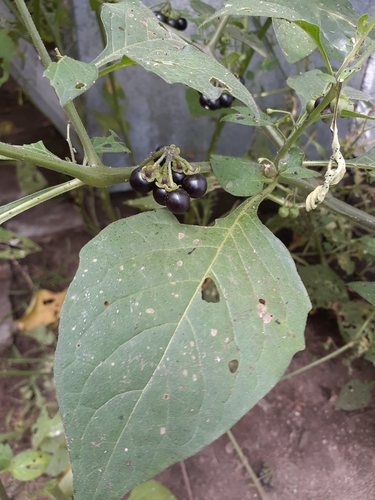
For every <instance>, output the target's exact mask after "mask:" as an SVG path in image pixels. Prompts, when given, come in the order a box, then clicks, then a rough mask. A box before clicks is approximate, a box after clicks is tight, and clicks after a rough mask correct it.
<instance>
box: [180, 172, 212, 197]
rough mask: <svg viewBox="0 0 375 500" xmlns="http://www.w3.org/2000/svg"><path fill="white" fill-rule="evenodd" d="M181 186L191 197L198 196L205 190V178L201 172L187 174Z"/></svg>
mask: <svg viewBox="0 0 375 500" xmlns="http://www.w3.org/2000/svg"><path fill="white" fill-rule="evenodd" d="M182 187H183V188H184V189H185V191H186V192H187V193H188V194H189V196H191V197H192V198H200V197H201V196H203V195H204V194H205V192H206V191H207V180H206V178H205V176H204V175H202V174H193V175H187V176H186V177H185V179H184V180H183V181H182Z"/></svg>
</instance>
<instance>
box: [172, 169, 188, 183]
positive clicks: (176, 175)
mask: <svg viewBox="0 0 375 500" xmlns="http://www.w3.org/2000/svg"><path fill="white" fill-rule="evenodd" d="M185 177H186V176H185V174H184V173H183V172H174V171H173V172H172V178H173V182H175V183H176V184H178V185H179V186H180V185H181V183H182V181H183V180H184V179H185Z"/></svg>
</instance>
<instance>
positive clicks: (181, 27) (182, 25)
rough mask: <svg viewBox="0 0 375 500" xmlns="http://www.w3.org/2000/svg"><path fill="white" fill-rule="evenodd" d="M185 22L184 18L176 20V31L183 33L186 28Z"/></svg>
mask: <svg viewBox="0 0 375 500" xmlns="http://www.w3.org/2000/svg"><path fill="white" fill-rule="evenodd" d="M187 24H188V23H187V21H186V19H185V18H184V17H180V19H178V20H177V29H178V30H180V31H185V30H186V28H187Z"/></svg>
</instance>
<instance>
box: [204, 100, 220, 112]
mask: <svg viewBox="0 0 375 500" xmlns="http://www.w3.org/2000/svg"><path fill="white" fill-rule="evenodd" d="M207 106H208V109H210V110H211V111H216V110H217V109H220V108H221V102H220V98H219V99H211V100H210V101H209V102H208V105H207Z"/></svg>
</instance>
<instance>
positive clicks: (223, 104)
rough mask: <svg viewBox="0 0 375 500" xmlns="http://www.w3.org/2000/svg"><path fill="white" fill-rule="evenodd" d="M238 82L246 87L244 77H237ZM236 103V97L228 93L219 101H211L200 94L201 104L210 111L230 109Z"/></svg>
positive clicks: (222, 95) (224, 93)
mask: <svg viewBox="0 0 375 500" xmlns="http://www.w3.org/2000/svg"><path fill="white" fill-rule="evenodd" d="M237 78H238V80H239V81H240V82H241V83H242V85H245V78H244V77H243V76H241V75H240V76H237ZM233 101H234V97H233V96H232V95H230V94H228V93H227V92H223V93H222V94H221V96H220V97H219V98H218V99H209V98H208V97H206V96H205V95H203V94H201V93H200V92H199V104H200V105H201V106H202V107H203V108H205V109H209V110H210V111H216V110H217V109H221V108H229V107H230V106H231V105H232V102H233Z"/></svg>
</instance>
